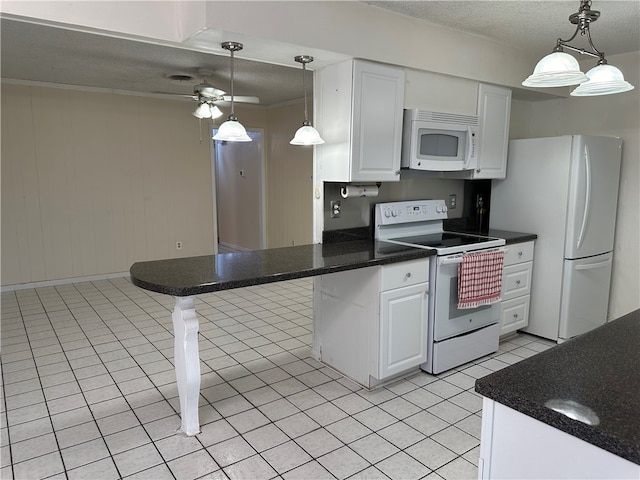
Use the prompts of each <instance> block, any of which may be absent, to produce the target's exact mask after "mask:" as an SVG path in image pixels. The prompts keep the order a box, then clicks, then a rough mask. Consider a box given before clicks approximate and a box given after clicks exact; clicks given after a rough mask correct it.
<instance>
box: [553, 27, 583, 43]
mask: <svg viewBox="0 0 640 480" xmlns="http://www.w3.org/2000/svg"><path fill="white" fill-rule="evenodd" d="M579 31H580V25H578V26H577V27H576V31H575V32H573V35H571V38H568V39H567V40H563V39H561V38H558V41H557V46H558V47H560V46H564V45H565V44H566V43H568V42H570V41H572V40H573V39H574V38H576V37H577V36H578V32H579Z"/></svg>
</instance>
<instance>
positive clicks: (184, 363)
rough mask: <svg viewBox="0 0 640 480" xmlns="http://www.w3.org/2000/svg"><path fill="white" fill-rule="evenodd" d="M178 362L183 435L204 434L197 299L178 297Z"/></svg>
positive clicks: (175, 325)
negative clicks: (201, 413) (199, 412)
mask: <svg viewBox="0 0 640 480" xmlns="http://www.w3.org/2000/svg"><path fill="white" fill-rule="evenodd" d="M172 318H173V334H174V337H175V339H174V342H175V343H174V362H175V369H176V380H177V382H178V395H179V396H180V416H181V417H182V425H181V428H180V430H181V431H182V433H184V434H186V435H189V436H193V435H196V434H198V433H200V421H199V419H198V400H199V396H200V357H199V355H198V317H197V316H196V310H195V308H194V306H193V297H176V306H175V308H174V309H173V315H172Z"/></svg>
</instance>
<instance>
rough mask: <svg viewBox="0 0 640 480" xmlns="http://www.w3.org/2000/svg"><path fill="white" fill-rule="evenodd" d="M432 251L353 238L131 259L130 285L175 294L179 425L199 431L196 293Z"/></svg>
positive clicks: (403, 258)
mask: <svg viewBox="0 0 640 480" xmlns="http://www.w3.org/2000/svg"><path fill="white" fill-rule="evenodd" d="M432 254H433V252H432V251H430V250H423V249H417V248H406V247H399V246H398V245H393V244H388V243H386V242H374V241H372V240H355V241H339V242H334V243H325V244H314V245H300V246H294V247H283V248H274V249H267V250H254V251H247V252H237V253H226V254H218V255H205V256H199V257H187V258H176V259H167V260H154V261H147V262H136V263H134V264H133V265H132V266H131V269H130V274H131V281H132V282H133V284H134V285H137V286H138V287H141V288H144V289H145V290H150V291H153V292H158V293H163V294H166V295H172V296H174V297H175V298H176V303H175V308H174V310H173V315H172V318H173V328H174V337H175V338H174V356H175V369H176V379H177V383H178V393H179V396H180V415H181V418H182V426H181V431H182V432H183V433H185V434H186V435H196V434H197V433H198V432H199V431H200V425H199V419H198V397H199V394H200V361H199V355H198V328H199V325H198V317H197V315H196V311H195V307H194V295H198V294H202V293H208V292H216V291H220V290H229V289H232V288H241V287H248V286H251V285H259V284H264V283H271V282H279V281H284V280H291V279H295V278H303V277H310V276H315V275H324V274H329V273H336V272H342V271H347V270H353V269H358V268H365V267H372V266H376V265H385V264H391V263H398V262H403V261H407V260H416V259H422V258H426V257H429V256H431V255H432Z"/></svg>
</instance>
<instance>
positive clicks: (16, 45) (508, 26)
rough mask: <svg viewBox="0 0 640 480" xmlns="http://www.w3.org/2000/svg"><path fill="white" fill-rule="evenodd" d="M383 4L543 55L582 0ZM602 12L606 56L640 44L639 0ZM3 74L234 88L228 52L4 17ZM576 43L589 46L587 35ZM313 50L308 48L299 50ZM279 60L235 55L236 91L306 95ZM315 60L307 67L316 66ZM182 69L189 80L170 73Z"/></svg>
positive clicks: (273, 96)
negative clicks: (205, 81) (172, 77)
mask: <svg viewBox="0 0 640 480" xmlns="http://www.w3.org/2000/svg"><path fill="white" fill-rule="evenodd" d="M363 3H366V4H367V5H369V6H370V7H371V8H383V9H386V10H390V11H393V12H395V13H396V14H402V15H408V16H411V17H416V18H418V19H421V20H424V21H425V22H432V23H436V24H440V25H444V26H446V27H449V28H452V29H456V30H461V31H464V32H467V33H472V34H476V35H481V36H483V37H488V38H491V39H493V40H495V41H496V42H501V43H506V44H509V45H513V46H516V47H519V48H522V49H523V50H527V51H528V52H530V53H532V54H535V55H536V56H542V55H544V54H545V53H547V52H549V51H550V50H551V49H552V48H553V46H554V45H555V40H556V38H558V37H559V36H560V37H562V38H565V39H567V38H568V37H570V36H571V35H572V34H573V30H574V27H573V25H571V24H570V23H569V21H568V17H569V15H570V14H572V13H574V12H576V11H577V10H578V6H579V1H578V0H572V1H563V0H558V1H547V2H540V1H526V2H525V1H521V0H502V1H484V0H475V1H458V0H446V1H435V0H434V1H366V2H363ZM592 9H593V10H599V11H600V12H601V17H600V18H599V19H598V21H597V22H595V23H593V24H592V27H591V33H592V38H593V41H594V43H595V45H596V47H598V48H599V49H600V50H603V51H604V52H605V53H607V54H608V55H613V54H618V53H624V52H630V51H639V50H640V1H638V0H633V1H618V0H615V1H612V0H601V1H594V2H593V4H592ZM0 35H1V44H0V45H1V48H2V50H1V72H2V78H3V79H15V80H23V81H31V82H47V83H56V84H63V85H77V86H84V87H94V88H103V89H110V90H116V91H126V92H137V93H142V94H153V93H155V92H167V93H174V94H190V93H191V92H192V90H193V85H195V84H197V83H200V81H201V80H202V79H203V77H202V75H200V74H199V72H200V71H201V70H202V69H205V70H208V71H210V76H209V77H208V81H209V82H210V83H212V84H213V85H214V86H216V87H217V88H220V89H222V90H226V91H227V92H228V91H229V65H230V61H229V56H228V54H227V55H222V56H221V55H216V54H212V53H204V52H202V51H194V50H188V49H185V48H176V47H172V46H164V45H155V44H151V43H145V42H140V41H132V40H127V39H122V38H116V37H110V36H104V35H97V34H92V33H84V32H79V31H74V30H66V29H62V28H57V27H53V26H47V25H41V24H34V23H27V22H23V21H19V20H16V19H8V18H2V23H1V26H0ZM572 44H573V45H575V46H580V47H584V48H588V44H587V42H586V40H585V39H580V38H578V39H576V40H575V41H573V42H572ZM300 53H310V52H296V54H300ZM291 64H292V65H291V66H290V67H287V66H280V65H273V64H269V63H261V62H255V61H250V60H245V59H242V58H236V63H235V66H236V68H235V92H234V93H235V94H236V95H251V96H258V97H260V104H261V105H273V104H277V103H281V102H285V101H289V100H293V99H299V98H301V97H302V74H301V72H300V66H299V65H297V64H295V62H293V59H292V61H291ZM314 65H315V64H312V65H310V66H309V68H311V69H312V68H313V66H314ZM174 73H183V74H188V75H192V76H194V79H193V80H192V81H186V82H182V83H181V82H176V81H172V80H170V79H168V78H166V76H167V75H168V74H174Z"/></svg>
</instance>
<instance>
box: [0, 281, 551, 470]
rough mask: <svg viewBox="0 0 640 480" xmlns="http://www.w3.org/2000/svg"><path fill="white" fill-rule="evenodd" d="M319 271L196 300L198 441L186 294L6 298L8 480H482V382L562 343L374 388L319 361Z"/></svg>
mask: <svg viewBox="0 0 640 480" xmlns="http://www.w3.org/2000/svg"><path fill="white" fill-rule="evenodd" d="M311 291H312V281H311V279H303V280H296V281H289V282H281V283H273V284H267V285H262V286H256V287H249V288H243V289H237V290H229V291H225V292H219V293H215V294H207V295H201V296H198V297H197V300H196V309H197V312H198V314H199V316H200V342H199V345H200V358H201V366H202V387H201V398H200V422H201V426H202V433H201V434H199V435H198V436H196V437H184V436H181V435H177V434H176V433H175V430H176V429H177V428H178V427H179V425H180V419H179V416H178V413H177V412H178V407H179V402H178V394H177V388H176V384H175V374H174V371H173V364H172V359H173V335H172V327H171V310H172V308H173V298H172V297H169V296H166V295H159V294H153V293H151V292H147V291H145V290H141V289H139V288H137V287H135V286H133V285H132V284H131V283H130V281H129V280H128V279H125V278H121V279H114V280H105V281H99V282H86V283H77V284H71V285H62V286H58V287H48V288H38V289H30V290H20V291H16V292H6V293H3V294H2V331H1V333H2V350H1V353H2V357H1V358H2V407H1V408H2V416H1V420H2V424H1V425H2V429H1V433H2V438H1V451H0V458H1V462H2V463H1V465H0V466H1V470H0V477H1V478H2V479H10V478H16V479H29V480H31V479H36V478H68V479H83V480H94V479H103V478H104V479H111V478H124V477H126V478H140V479H154V480H155V479H164V478H176V479H195V478H212V479H225V478H230V479H235V478H247V479H269V478H283V479H287V480H290V479H325V478H327V479H333V478H338V479H342V478H352V479H364V478H383V479H384V478H390V479H403V480H405V479H418V478H430V479H432V478H433V479H439V478H444V479H467V478H468V479H470V478H476V475H477V460H478V452H479V438H480V423H481V406H482V400H481V398H480V397H479V396H478V395H477V394H476V393H474V391H473V385H474V381H475V379H476V378H478V377H481V376H483V375H486V374H488V373H490V372H492V371H494V370H497V369H500V368H502V367H504V366H506V365H508V364H512V363H515V362H517V361H520V360H521V359H523V358H524V357H528V356H531V355H533V354H535V353H536V352H538V351H541V350H543V349H546V348H549V346H550V345H551V343H550V342H547V341H544V340H541V339H537V338H536V337H532V336H529V335H523V334H521V335H518V336H516V337H512V338H510V339H509V340H508V341H505V342H502V343H501V345H500V350H499V352H497V353H496V354H495V355H492V356H491V357H487V358H483V359H480V360H478V361H477V362H473V363H470V364H467V365H464V366H462V367H460V368H458V369H455V370H452V371H449V372H446V373H444V374H441V375H439V376H432V375H428V374H426V373H423V372H421V373H416V374H414V375H412V376H410V377H409V378H406V379H404V380H401V381H397V382H395V383H393V384H391V385H388V386H386V387H382V388H379V389H377V390H375V391H372V392H368V391H365V390H363V389H361V388H359V387H358V386H357V385H356V384H354V383H352V382H351V381H349V380H347V379H345V378H343V377H342V376H341V375H339V374H336V373H335V372H334V371H332V370H331V369H329V368H326V367H325V366H323V365H322V364H321V363H318V362H317V361H315V360H313V359H312V358H311V357H310V344H311V328H312V327H311V310H312V309H311Z"/></svg>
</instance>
